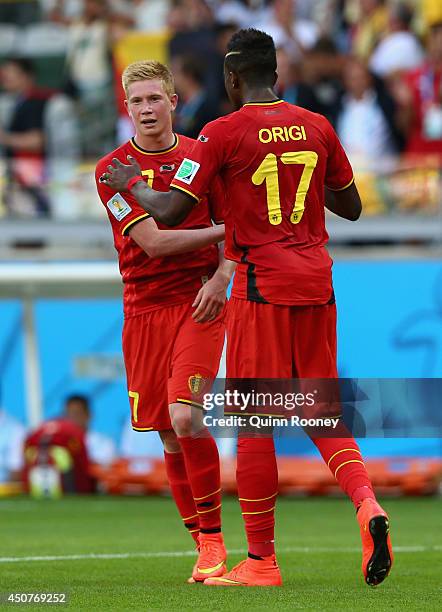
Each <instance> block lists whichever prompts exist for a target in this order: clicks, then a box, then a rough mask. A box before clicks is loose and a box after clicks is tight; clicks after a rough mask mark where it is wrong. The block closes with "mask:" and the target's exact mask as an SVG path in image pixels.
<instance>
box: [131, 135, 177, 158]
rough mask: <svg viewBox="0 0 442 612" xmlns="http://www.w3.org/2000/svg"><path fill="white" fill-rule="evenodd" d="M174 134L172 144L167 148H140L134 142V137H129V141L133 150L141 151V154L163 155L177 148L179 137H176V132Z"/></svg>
mask: <svg viewBox="0 0 442 612" xmlns="http://www.w3.org/2000/svg"><path fill="white" fill-rule="evenodd" d="M174 136H175V140H174V142H173V145H172V146H170V147H167V149H158V150H157V151H147V150H146V149H143V148H141V147H140V146H138V145H137V143H136V142H135V138H131V139H130V140H129V142H130V144H131V145H132V146H133V148H134V149H135V151H138V153H142V154H143V155H164V153H170V151H173V150H174V149H176V148H177V146H178V144H179V142H180V139H179V137H178V134H174Z"/></svg>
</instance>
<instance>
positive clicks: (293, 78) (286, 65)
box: [276, 47, 322, 113]
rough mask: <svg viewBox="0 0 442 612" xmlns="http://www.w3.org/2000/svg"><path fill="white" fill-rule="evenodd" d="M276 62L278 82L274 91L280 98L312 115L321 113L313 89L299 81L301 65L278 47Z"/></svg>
mask: <svg viewBox="0 0 442 612" xmlns="http://www.w3.org/2000/svg"><path fill="white" fill-rule="evenodd" d="M276 59H277V62H278V67H277V72H278V81H277V83H276V91H277V92H278V94H279V97H280V98H283V99H284V100H285V101H286V102H289V103H290V104H296V105H297V106H302V108H307V109H308V110H311V111H313V112H314V113H322V107H321V105H320V104H319V102H318V99H317V98H316V96H315V93H314V91H313V89H312V88H311V87H310V85H308V84H307V83H304V82H303V81H302V80H301V65H300V63H299V62H298V61H296V60H294V59H293V58H292V57H291V56H290V55H289V54H288V53H287V51H286V50H285V48H284V47H279V49H277V51H276Z"/></svg>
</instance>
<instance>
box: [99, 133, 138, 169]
mask: <svg viewBox="0 0 442 612" xmlns="http://www.w3.org/2000/svg"><path fill="white" fill-rule="evenodd" d="M129 152H130V148H129V141H128V142H125V143H124V144H122V145H120V146H119V147H117V148H116V149H114V150H113V151H111V152H110V153H107V154H106V155H104V156H103V157H102V158H101V159H99V160H98V162H97V165H96V167H95V173H96V174H98V173H100V174H102V173H103V172H104V169H105V168H106V167H107V166H108V165H109V164H110V163H111V162H112V160H113V158H114V157H116V158H117V159H119V160H120V161H123V162H125V163H127V162H126V159H127V155H128V153H129Z"/></svg>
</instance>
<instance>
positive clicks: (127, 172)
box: [100, 155, 141, 191]
mask: <svg viewBox="0 0 442 612" xmlns="http://www.w3.org/2000/svg"><path fill="white" fill-rule="evenodd" d="M127 160H128V162H129V165H128V166H127V165H125V164H123V163H121V162H120V160H119V159H117V158H116V157H114V158H113V160H112V163H111V164H109V166H108V167H107V172H104V173H103V174H102V175H101V176H100V183H104V184H105V185H108V186H109V187H111V188H112V189H114V190H115V191H127V182H128V181H129V179H131V178H133V177H134V176H141V168H140V165H139V163H138V162H137V160H136V159H135V158H134V157H132V156H131V155H128V156H127Z"/></svg>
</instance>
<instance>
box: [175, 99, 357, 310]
mask: <svg viewBox="0 0 442 612" xmlns="http://www.w3.org/2000/svg"><path fill="white" fill-rule="evenodd" d="M217 174H219V175H220V176H221V178H222V180H223V184H224V186H225V189H226V203H225V214H224V220H225V224H226V256H227V257H228V258H229V259H233V260H234V261H237V262H238V264H239V265H238V267H237V271H236V274H235V280H234V284H233V289H232V295H233V296H235V297H238V298H242V299H247V300H250V301H255V302H264V303H265V302H268V303H271V304H281V305H308V304H326V303H328V302H329V301H330V300H332V299H333V287H332V277H331V267H332V260H331V258H330V256H329V255H328V253H327V250H326V248H325V245H326V243H327V240H328V235H327V232H326V229H325V211H324V185H326V186H327V187H328V188H330V189H334V190H341V189H345V188H346V187H349V186H350V184H351V183H352V181H353V171H352V168H351V166H350V163H349V161H348V159H347V156H346V155H345V152H344V150H343V148H342V145H341V144H340V142H339V139H338V137H337V136H336V134H335V132H334V130H333V128H332V127H331V125H330V124H329V122H328V121H327V120H326V119H325V117H323V116H322V115H318V114H316V113H312V112H310V111H308V110H305V109H302V108H300V107H298V106H293V105H292V104H288V103H287V102H285V101H283V100H276V101H273V102H268V103H267V102H265V103H252V104H245V105H244V106H243V107H242V108H241V109H240V110H239V111H237V112H234V113H232V114H230V115H227V116H226V117H221V118H220V119H217V120H215V121H212V122H211V123H208V124H207V125H206V126H205V127H204V128H203V130H202V131H201V134H200V136H199V138H198V140H197V141H196V142H195V144H194V146H193V148H192V150H191V151H190V152H189V153H188V154H187V155H186V159H184V160H183V162H182V163H181V166H180V168H179V169H178V172H177V173H176V175H175V177H174V179H173V181H172V183H171V187H172V188H175V189H179V190H181V191H184V192H186V193H188V194H190V195H192V196H193V197H194V198H196V199H197V200H199V199H200V198H201V197H202V196H203V194H204V193H205V191H206V190H207V187H208V185H210V183H211V181H212V180H213V178H214V177H215V175H217Z"/></svg>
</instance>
